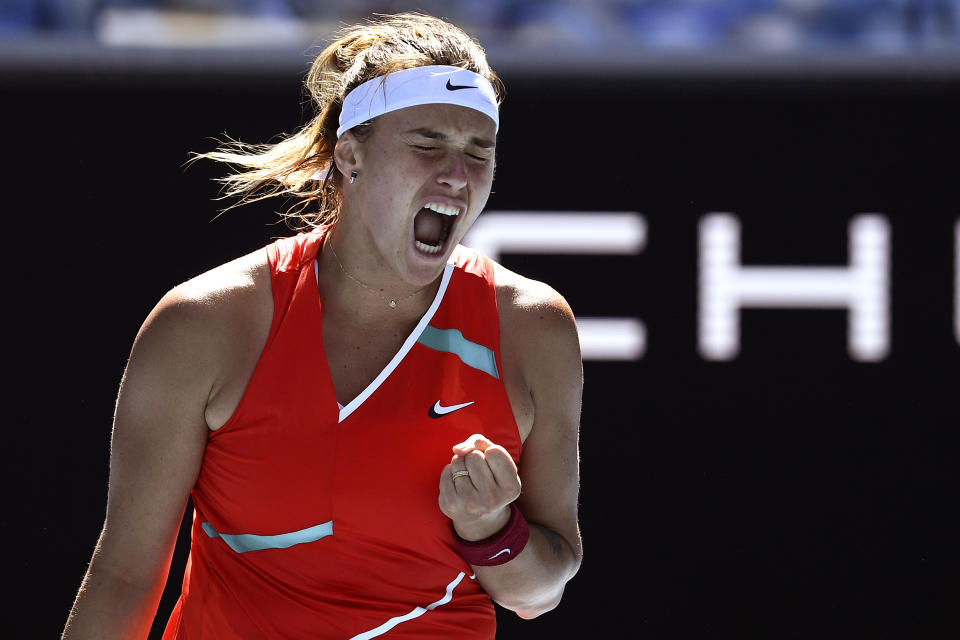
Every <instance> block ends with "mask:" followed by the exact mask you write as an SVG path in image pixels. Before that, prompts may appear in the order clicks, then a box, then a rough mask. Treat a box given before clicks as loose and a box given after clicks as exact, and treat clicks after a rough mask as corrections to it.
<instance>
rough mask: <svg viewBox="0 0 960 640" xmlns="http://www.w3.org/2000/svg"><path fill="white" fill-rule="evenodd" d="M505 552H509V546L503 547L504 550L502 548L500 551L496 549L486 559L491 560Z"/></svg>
mask: <svg viewBox="0 0 960 640" xmlns="http://www.w3.org/2000/svg"><path fill="white" fill-rule="evenodd" d="M505 553H510V548H509V547H508V548H506V549H504V550H502V551H497V552H496V553H495V554H493V555H492V556H490V557H489V558H487V560H493V559H494V558H496V557H497V556H502V555H503V554H505Z"/></svg>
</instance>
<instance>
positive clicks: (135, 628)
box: [61, 558, 164, 640]
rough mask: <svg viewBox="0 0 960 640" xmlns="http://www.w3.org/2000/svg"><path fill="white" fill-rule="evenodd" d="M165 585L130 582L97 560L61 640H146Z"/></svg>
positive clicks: (85, 578) (92, 565) (86, 578)
mask: <svg viewBox="0 0 960 640" xmlns="http://www.w3.org/2000/svg"><path fill="white" fill-rule="evenodd" d="M98 564H99V566H98ZM163 585H164V580H163V579H162V578H161V579H159V580H155V581H154V584H144V583H142V582H140V581H136V580H130V579H128V578H125V577H124V576H123V575H122V574H121V572H118V571H114V570H110V569H108V568H106V567H104V566H103V563H98V562H97V559H96V558H94V561H93V562H92V563H91V564H90V570H89V571H87V575H86V576H85V577H84V579H83V583H82V584H81V586H80V591H79V592H78V593H77V598H76V600H75V601H74V603H73V608H72V609H71V611H70V617H69V618H68V619H67V624H66V628H65V629H64V632H63V636H62V639H61V640H88V639H92V638H97V639H98V640H99V639H101V638H104V639H105V638H109V639H113V638H116V639H123V640H127V639H132V638H146V637H147V636H148V635H149V633H150V627H151V625H152V624H153V618H154V616H155V615H156V610H157V605H158V603H159V602H160V596H161V595H162V593H163Z"/></svg>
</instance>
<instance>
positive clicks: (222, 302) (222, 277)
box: [130, 250, 273, 404]
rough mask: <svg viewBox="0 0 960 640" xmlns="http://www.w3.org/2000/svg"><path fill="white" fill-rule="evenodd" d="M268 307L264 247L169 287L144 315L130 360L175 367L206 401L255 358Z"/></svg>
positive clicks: (165, 368)
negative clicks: (240, 368)
mask: <svg viewBox="0 0 960 640" xmlns="http://www.w3.org/2000/svg"><path fill="white" fill-rule="evenodd" d="M272 309H273V302H272V295H271V290H270V276H269V269H268V267H267V261H266V255H265V252H264V251H263V250H260V251H257V252H254V253H251V254H248V255H245V256H242V257H240V258H237V259H236V260H232V261H230V262H228V263H226V264H223V265H220V266H218V267H216V268H214V269H211V270H210V271H207V272H205V273H202V274H200V275H198V276H196V277H194V278H191V279H190V280H188V281H186V282H184V283H182V284H180V285H177V286H176V287H174V288H173V289H171V290H170V291H169V292H167V293H166V294H165V295H164V296H163V297H162V298H161V299H160V301H159V302H158V303H157V305H156V306H155V307H154V309H153V310H152V311H151V312H150V314H149V315H148V316H147V319H146V320H145V321H144V323H143V326H142V327H141V329H140V332H139V334H138V335H137V339H136V341H135V343H134V349H133V352H132V354H131V360H130V365H131V366H132V367H134V368H141V367H138V366H137V365H144V366H146V367H148V368H149V369H151V370H153V371H156V372H158V373H159V372H163V371H167V372H173V371H176V372H178V376H177V377H178V378H179V379H181V380H182V381H183V383H184V386H187V385H189V387H190V388H191V390H192V392H193V393H202V397H200V398H197V400H200V401H202V402H203V403H204V404H206V402H207V400H209V399H210V398H212V397H213V396H214V395H215V394H216V392H217V390H218V389H219V388H221V387H223V386H224V385H225V384H226V383H227V382H228V381H229V380H230V377H231V376H232V375H234V373H233V372H234V371H236V368H237V367H238V366H244V365H245V364H246V363H247V362H248V361H249V360H250V359H251V358H254V359H255V357H256V355H255V354H256V353H259V349H260V347H262V343H263V341H265V340H266V334H267V332H268V331H269V327H270V320H271V316H272ZM258 340H259V344H258V343H257V341H258ZM251 353H253V354H254V355H251ZM151 377H152V376H151Z"/></svg>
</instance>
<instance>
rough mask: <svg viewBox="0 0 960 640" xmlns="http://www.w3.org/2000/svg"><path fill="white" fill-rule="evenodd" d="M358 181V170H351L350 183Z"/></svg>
mask: <svg viewBox="0 0 960 640" xmlns="http://www.w3.org/2000/svg"><path fill="white" fill-rule="evenodd" d="M356 181H357V172H356V171H351V172H350V184H353V183H354V182H356Z"/></svg>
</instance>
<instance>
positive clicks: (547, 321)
mask: <svg viewBox="0 0 960 640" xmlns="http://www.w3.org/2000/svg"><path fill="white" fill-rule="evenodd" d="M494 264H495V265H496V266H495V271H494V273H495V275H494V277H495V280H496V284H497V309H498V312H499V313H500V316H501V322H500V325H501V328H502V331H501V333H502V337H501V339H506V340H508V341H510V342H515V341H517V340H520V341H522V343H525V344H528V345H530V347H531V348H532V347H534V346H537V347H549V346H553V347H557V348H563V349H566V350H569V352H575V354H574V353H570V355H575V356H576V359H577V360H578V361H579V357H580V348H579V340H578V338H577V325H576V320H575V318H574V315H573V310H572V309H570V305H569V304H567V301H566V300H565V299H564V298H563V296H562V295H560V294H559V293H558V292H557V291H556V290H554V289H553V287H551V286H550V285H548V284H546V283H544V282H539V281H537V280H532V279H530V278H526V277H524V276H521V275H520V274H518V273H515V272H513V271H510V270H509V269H507V268H506V267H504V266H503V265H500V264H497V263H494Z"/></svg>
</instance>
